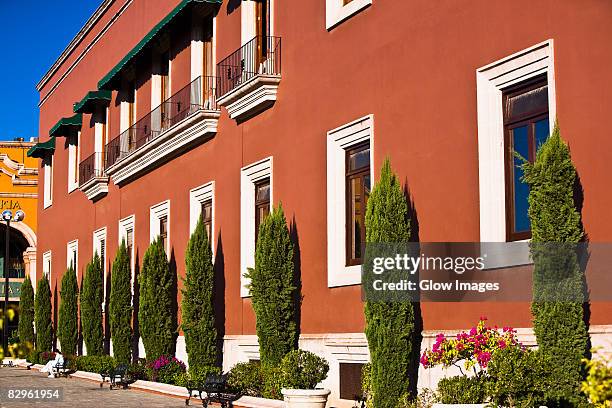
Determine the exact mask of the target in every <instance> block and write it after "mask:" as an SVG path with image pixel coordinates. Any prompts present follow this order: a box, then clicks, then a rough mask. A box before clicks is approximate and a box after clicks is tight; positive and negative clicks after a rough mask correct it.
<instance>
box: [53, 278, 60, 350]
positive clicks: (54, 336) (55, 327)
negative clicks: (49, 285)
mask: <svg viewBox="0 0 612 408" xmlns="http://www.w3.org/2000/svg"><path fill="white" fill-rule="evenodd" d="M57 299H58V295H57V279H56V280H55V286H54V287H53V348H54V349H55V348H56V347H57V308H58V307H59V305H58V302H57Z"/></svg>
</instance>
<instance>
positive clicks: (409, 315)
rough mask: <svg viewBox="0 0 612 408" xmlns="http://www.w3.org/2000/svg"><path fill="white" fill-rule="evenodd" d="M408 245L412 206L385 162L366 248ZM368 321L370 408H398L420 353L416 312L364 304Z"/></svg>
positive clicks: (371, 203)
mask: <svg viewBox="0 0 612 408" xmlns="http://www.w3.org/2000/svg"><path fill="white" fill-rule="evenodd" d="M409 240H410V220H409V217H408V204H407V202H406V198H405V196H404V193H403V190H402V187H401V185H400V182H399V181H398V179H397V177H396V176H395V174H393V171H392V170H391V163H390V161H389V159H386V160H385V162H384V164H383V166H382V169H381V173H380V180H379V181H378V182H377V183H376V185H375V186H374V188H373V189H372V192H371V194H370V197H369V199H368V203H367V210H366V242H367V243H385V244H397V245H402V244H405V243H408V242H409ZM403 248H405V246H403ZM366 250H367V249H366ZM365 317H366V328H365V334H366V337H367V339H368V347H369V349H370V357H371V376H370V377H371V393H370V394H369V395H370V397H371V398H372V406H373V407H376V408H387V407H394V406H395V405H396V404H397V402H398V401H399V399H400V397H401V396H402V395H403V394H404V393H405V392H406V391H407V390H409V389H410V381H409V377H410V370H411V367H413V366H414V363H413V362H412V361H411V359H412V358H413V356H414V352H415V350H416V349H418V345H415V344H414V343H415V341H416V336H417V333H415V322H414V309H413V306H412V304H411V303H409V302H401V301H396V302H388V303H383V302H366V305H365Z"/></svg>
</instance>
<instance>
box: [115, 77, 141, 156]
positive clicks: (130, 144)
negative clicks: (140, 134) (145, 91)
mask: <svg viewBox="0 0 612 408" xmlns="http://www.w3.org/2000/svg"><path fill="white" fill-rule="evenodd" d="M122 91H123V92H122V95H121V96H122V99H121V105H120V113H121V115H120V118H119V119H120V124H119V125H120V126H119V127H120V129H119V130H120V132H122V133H123V132H125V131H126V130H128V129H129V131H128V133H127V135H126V139H127V140H126V144H127V146H124V148H127V149H128V150H132V149H134V148H135V147H136V132H135V130H134V129H133V127H132V126H134V124H135V123H136V97H137V92H136V83H135V82H134V81H129V82H127V83H125V84H124V86H123V88H122Z"/></svg>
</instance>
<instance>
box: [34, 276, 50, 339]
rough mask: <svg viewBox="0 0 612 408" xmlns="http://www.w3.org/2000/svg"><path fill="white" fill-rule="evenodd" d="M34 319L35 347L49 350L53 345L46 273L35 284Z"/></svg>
mask: <svg viewBox="0 0 612 408" xmlns="http://www.w3.org/2000/svg"><path fill="white" fill-rule="evenodd" d="M34 309H35V312H34V319H35V322H36V349H37V350H38V351H51V347H52V346H53V324H52V322H51V288H50V287H49V280H48V279H47V276H46V275H43V277H42V278H40V280H39V281H38V284H37V285H36V299H35V304H34Z"/></svg>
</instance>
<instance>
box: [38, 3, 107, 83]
mask: <svg viewBox="0 0 612 408" xmlns="http://www.w3.org/2000/svg"><path fill="white" fill-rule="evenodd" d="M114 2H115V0H103V1H102V4H100V6H98V8H97V9H96V11H94V13H93V14H92V15H91V17H89V19H88V20H87V22H85V25H83V27H81V29H80V30H79V32H78V33H77V34H76V35H75V36H74V38H73V39H72V40H71V41H70V43H69V44H68V46H67V47H66V48H65V49H64V51H62V53H61V54H60V56H59V57H58V58H57V60H55V62H54V63H53V65H51V67H50V68H49V69H48V70H47V72H46V73H45V75H43V77H42V78H41V79H40V81H38V83H37V84H36V90H37V91H38V92H40V91H41V89H42V87H43V86H45V85H46V84H47V82H49V80H50V79H51V77H52V76H53V75H54V74H55V73H56V72H57V70H58V69H59V67H60V66H61V65H62V64H63V63H64V61H65V60H66V58H68V56H69V55H70V54H72V52H73V51H74V49H75V48H76V47H77V46H78V45H79V44H80V43H81V41H82V40H83V38H85V36H86V35H87V34H88V33H89V31H90V30H91V29H92V27H93V26H94V25H95V24H96V23H97V22H98V20H100V18H101V17H102V15H104V13H105V12H106V10H108V8H109V7H110V6H111V5H112V4H113V3H114Z"/></svg>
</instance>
